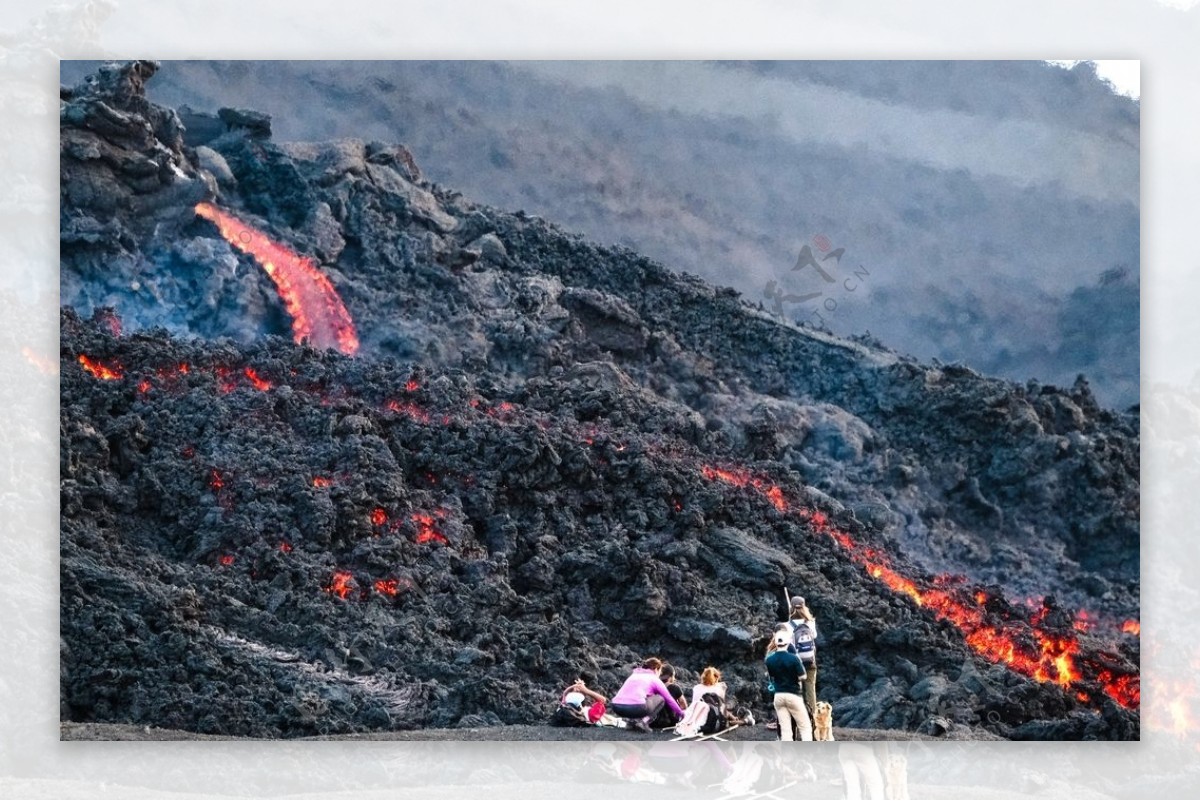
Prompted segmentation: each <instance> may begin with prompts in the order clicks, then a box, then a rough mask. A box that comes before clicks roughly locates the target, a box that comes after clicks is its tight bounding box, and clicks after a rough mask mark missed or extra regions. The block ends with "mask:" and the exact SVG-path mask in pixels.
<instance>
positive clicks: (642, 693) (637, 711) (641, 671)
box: [611, 657, 683, 734]
mask: <svg viewBox="0 0 1200 801" xmlns="http://www.w3.org/2000/svg"><path fill="white" fill-rule="evenodd" d="M661 668H662V661H661V660H659V659H656V658H654V657H650V658H649V659H647V660H646V661H644V662H642V666H641V667H639V668H635V669H634V671H633V672H632V673H631V674H629V678H627V679H626V680H625V683H624V684H622V685H621V689H619V690H617V694H616V695H614V696H613V697H612V710H611V711H612V713H613V714H614V715H617V716H618V717H622V718H625V719H626V720H628V721H629V724H630V727H631V728H634V729H637V730H638V731H641V732H645V733H647V734H649V733H650V721H652V720H654V718H656V717H657V716H658V712H659V710H660V709H662V708H663V705H664V704H665V705H666V706H667V708H669V709H670V710H671V711H672V712H673V713H675V714H676V715H677V716H680V717H682V716H683V710H682V709H680V708H679V704H677V703H675V699H674V698H672V697H671V692H670V690H668V689H667V685H665V684H663V683H662V679H660V678H659V677H658V671H659V670H660V669H661Z"/></svg>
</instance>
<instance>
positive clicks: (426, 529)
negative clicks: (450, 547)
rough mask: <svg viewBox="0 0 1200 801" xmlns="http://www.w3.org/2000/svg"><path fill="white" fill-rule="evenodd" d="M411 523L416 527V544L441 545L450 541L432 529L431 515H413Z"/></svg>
mask: <svg viewBox="0 0 1200 801" xmlns="http://www.w3.org/2000/svg"><path fill="white" fill-rule="evenodd" d="M411 519H412V522H413V523H415V524H416V526H417V538H416V539H417V542H440V543H442V544H443V545H445V544H448V543H449V542H450V540H448V539H446V537H445V535H443V534H441V533H439V532H438V530H437V529H436V528H434V521H433V517H432V516H431V515H426V514H420V513H417V514H414V515H412V518H411Z"/></svg>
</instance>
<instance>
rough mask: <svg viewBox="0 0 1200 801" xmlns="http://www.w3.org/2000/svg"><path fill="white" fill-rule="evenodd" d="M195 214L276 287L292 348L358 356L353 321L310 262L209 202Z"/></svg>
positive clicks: (334, 292)
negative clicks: (308, 346) (288, 318)
mask: <svg viewBox="0 0 1200 801" xmlns="http://www.w3.org/2000/svg"><path fill="white" fill-rule="evenodd" d="M196 214H197V215H199V216H200V217H203V218H204V219H206V220H209V221H211V222H213V223H214V224H215V225H216V226H217V229H218V230H219V231H220V232H221V236H222V237H224V238H225V240H226V241H227V242H229V244H231V245H233V246H234V247H235V248H237V249H238V250H240V251H242V252H243V253H247V254H249V255H250V256H252V257H253V258H254V260H255V261H256V262H258V264H259V265H260V266H261V267H262V268H263V270H264V271H265V272H266V273H267V275H268V276H269V277H270V278H271V280H272V281H274V282H275V288H276V290H278V292H279V297H280V298H281V299H282V300H283V305H284V306H285V307H286V308H287V312H288V314H289V315H290V316H291V318H292V336H293V338H294V339H295V341H296V342H297V344H299V343H301V342H304V341H307V342H308V343H309V344H311V345H312V346H313V347H316V348H337V349H338V350H340V351H341V352H342V353H345V354H347V355H353V354H354V353H355V352H357V351H358V334H357V333H356V332H355V330H354V321H353V320H352V319H351V318H350V313H349V312H348V311H346V305H345V304H344V303H342V298H341V296H340V295H338V293H337V290H336V289H334V287H333V284H332V283H331V282H330V281H329V278H328V277H327V276H326V275H325V273H323V272H321V269H320V267H318V266H317V263H316V262H315V261H313V260H312V259H309V258H306V257H304V256H301V255H300V254H298V253H296V252H295V251H293V250H291V249H289V248H287V247H285V246H284V245H281V244H279V243H278V242H274V241H272V240H271V239H270V238H268V237H267V236H266V235H265V234H263V233H262V232H261V231H258V230H257V229H255V228H253V227H251V226H249V225H247V224H246V223H244V222H242V221H241V220H239V219H238V218H237V217H235V216H233V215H232V214H230V213H229V212H227V211H224V210H223V209H219V208H217V207H216V206H214V205H213V204H212V203H199V204H197V205H196Z"/></svg>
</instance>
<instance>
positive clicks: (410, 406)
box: [387, 400, 429, 423]
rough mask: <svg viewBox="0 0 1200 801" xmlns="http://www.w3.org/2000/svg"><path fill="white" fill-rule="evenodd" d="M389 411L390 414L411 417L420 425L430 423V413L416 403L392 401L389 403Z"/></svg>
mask: <svg viewBox="0 0 1200 801" xmlns="http://www.w3.org/2000/svg"><path fill="white" fill-rule="evenodd" d="M387 410H388V411H389V412H395V413H396V414H402V415H405V416H406V417H410V418H412V419H413V420H416V421H417V422H418V423H428V422H429V412H427V411H425V410H424V409H422V408H421V407H420V406H418V405H417V404H415V403H410V402H408V401H404V402H401V401H394V400H392V401H388V402H387Z"/></svg>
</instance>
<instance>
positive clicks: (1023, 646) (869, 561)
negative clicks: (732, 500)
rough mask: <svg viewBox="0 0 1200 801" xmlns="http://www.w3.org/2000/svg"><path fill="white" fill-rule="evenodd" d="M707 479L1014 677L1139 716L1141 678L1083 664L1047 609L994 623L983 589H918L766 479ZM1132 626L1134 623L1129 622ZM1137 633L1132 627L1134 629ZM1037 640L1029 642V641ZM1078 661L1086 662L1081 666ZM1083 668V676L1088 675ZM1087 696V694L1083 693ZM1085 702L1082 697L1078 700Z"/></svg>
mask: <svg viewBox="0 0 1200 801" xmlns="http://www.w3.org/2000/svg"><path fill="white" fill-rule="evenodd" d="M701 473H702V474H703V475H704V477H705V478H707V479H709V480H710V481H711V480H715V481H722V482H724V483H726V484H730V485H732V486H735V487H743V488H745V487H749V488H752V489H754V490H755V491H757V492H758V493H760V494H761V495H762V496H763V497H764V498H765V499H766V500H767V501H768V502H770V504H771V505H772V506H774V507H775V508H776V509H778V510H779V511H781V512H788V511H793V512H794V513H795V514H796V515H797V516H799V517H800V518H801V519H803V520H805V521H806V522H807V523H808V524H809V526H811V527H812V528H813V529H814V530H815V531H817V532H818V533H821V534H824V535H826V536H828V537H829V538H830V539H832V540H833V541H834V542H836V543H837V544H838V545H840V546H841V547H842V548H844V549H845V550H846V551H847V553H848V555H849V557H850V560H851V561H853V562H855V563H856V564H858V565H861V566H862V567H863V568H864V569H865V570H866V571H867V574H868V575H870V576H871V577H872V578H874V579H876V580H878V581H880V582H882V583H883V584H885V585H886V586H887V587H889V588H890V589H891V590H893V591H894V592H897V593H900V594H902V595H906V596H908V597H909V598H911V599H912V601H913V603H915V604H916V605H917V606H920V607H923V608H925V609H928V610H929V611H931V612H932V613H933V614H934V615H935V616H936V617H938V618H940V619H942V620H947V621H949V622H951V623H953V624H954V625H955V626H957V627H958V628H959V629H960V630H961V631H962V633H963V635H964V637H965V639H966V642H967V645H968V646H970V647H971V649H972V650H974V651H975V652H976V653H978V654H980V655H981V656H983V657H984V658H986V659H988V660H989V661H992V662H999V663H1003V664H1004V665H1006V666H1008V667H1009V668H1011V669H1012V670H1014V671H1016V672H1018V673H1021V674H1023V675H1025V676H1028V677H1029V678H1032V679H1035V680H1037V681H1039V682H1052V683H1054V684H1057V685H1058V686H1060V687H1062V688H1063V689H1067V688H1070V687H1072V685H1074V684H1075V683H1076V682H1079V681H1081V680H1085V681H1086V680H1091V681H1095V682H1097V683H1099V684H1100V685H1101V686H1102V687H1103V689H1104V692H1105V693H1107V694H1108V695H1109V696H1110V697H1111V698H1112V699H1113V700H1114V701H1116V702H1117V703H1118V704H1120V705H1121V706H1124V707H1126V708H1128V709H1136V708H1137V707H1138V705H1139V703H1140V701H1141V690H1140V682H1139V677H1138V675H1137V674H1136V673H1131V672H1127V671H1120V670H1117V669H1116V668H1114V667H1112V666H1111V665H1107V664H1106V663H1105V662H1103V661H1101V660H1099V659H1090V658H1088V659H1086V660H1084V658H1083V656H1082V655H1081V653H1080V646H1079V641H1078V640H1077V639H1076V638H1075V637H1074V636H1073V635H1068V634H1055V633H1053V632H1050V631H1046V630H1043V629H1042V628H1041V627H1040V625H1041V623H1042V620H1043V619H1044V618H1045V617H1046V615H1047V614H1048V612H1049V611H1050V610H1049V609H1048V608H1043V609H1041V610H1039V611H1038V612H1036V613H1035V614H1034V615H1033V617H1032V619H1031V620H1030V621H1029V626H1028V628H1027V627H1026V626H1025V624H1024V621H1021V622H1019V623H1017V622H1014V621H1011V620H1005V619H1002V618H999V617H996V616H993V617H992V618H991V619H989V616H988V612H987V609H986V608H985V607H986V604H987V602H988V600H989V598H988V595H987V593H986V592H983V591H982V590H979V591H976V592H974V593H973V594H972V593H970V592H968V591H967V590H966V589H965V588H964V587H963V586H961V585H962V584H963V583H964V582H962V581H961V580H955V579H953V578H951V577H948V576H944V577H938V578H936V579H934V581H933V583H932V586H929V585H928V584H926V583H918V582H917V581H915V580H913V579H910V578H908V577H906V576H904V575H901V574H900V573H898V572H897V571H896V570H894V569H892V567H891V566H890V565H889V564H888V562H887V559H886V557H885V556H884V555H883V554H881V553H880V552H879V551H878V550H876V549H874V548H871V547H868V546H864V545H863V544H861V543H858V542H855V540H854V539H853V538H852V537H851V536H850V535H849V534H847V533H846V532H844V531H841V530H840V529H837V528H835V527H834V526H833V525H832V524H831V523H830V521H829V518H828V516H827V515H825V514H824V513H823V512H820V511H815V510H809V509H805V508H798V509H791V508H790V507H789V505H788V503H787V500H786V499H785V498H784V496H783V490H782V489H781V488H780V487H779V486H778V485H776V484H773V483H771V482H770V481H768V480H767V479H763V478H759V477H756V476H752V475H750V474H749V473H748V472H746V471H745V470H742V469H722V468H717V467H710V466H708V465H705V466H703V467H701ZM1131 622H1132V621H1131ZM1130 628H1133V627H1130ZM1030 634H1032V639H1030ZM1081 662H1084V664H1083V665H1081ZM1084 667H1086V668H1087V670H1086V674H1087V675H1085V672H1084V670H1083V668H1084ZM1084 696H1085V697H1086V694H1084ZM1076 698H1080V693H1076Z"/></svg>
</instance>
